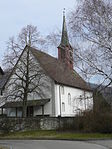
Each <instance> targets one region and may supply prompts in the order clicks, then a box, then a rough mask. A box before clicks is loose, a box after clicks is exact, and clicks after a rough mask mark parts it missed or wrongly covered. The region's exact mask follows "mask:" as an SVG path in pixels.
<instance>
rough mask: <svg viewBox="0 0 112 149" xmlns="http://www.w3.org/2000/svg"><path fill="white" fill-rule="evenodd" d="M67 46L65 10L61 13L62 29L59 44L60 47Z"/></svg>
mask: <svg viewBox="0 0 112 149" xmlns="http://www.w3.org/2000/svg"><path fill="white" fill-rule="evenodd" d="M67 45H69V39H68V33H67V27H66V20H65V8H64V11H63V27H62V36H61V43H60V46H67Z"/></svg>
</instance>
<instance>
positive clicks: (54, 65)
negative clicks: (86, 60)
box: [27, 46, 91, 91]
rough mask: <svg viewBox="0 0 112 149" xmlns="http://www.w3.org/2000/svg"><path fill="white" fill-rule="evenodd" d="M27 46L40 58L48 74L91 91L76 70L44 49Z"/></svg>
mask: <svg viewBox="0 0 112 149" xmlns="http://www.w3.org/2000/svg"><path fill="white" fill-rule="evenodd" d="M27 47H28V48H29V50H30V51H31V52H32V54H33V55H34V56H35V58H36V59H37V60H38V62H39V63H40V65H41V67H42V68H43V69H44V70H45V72H46V74H47V75H48V76H49V77H51V78H52V79H53V80H54V81H55V82H56V83H59V84H63V85H66V86H71V87H75V88H79V89H84V90H88V91H91V89H90V87H89V86H88V85H87V84H86V82H85V81H84V80H83V79H82V78H81V76H80V75H79V74H78V73H77V72H76V71H75V70H71V69H70V68H68V67H67V66H66V65H65V64H64V63H63V62H61V61H59V60H58V59H56V58H54V57H52V56H50V55H48V54H46V53H44V52H42V51H39V50H37V49H35V48H32V47H29V46H27Z"/></svg>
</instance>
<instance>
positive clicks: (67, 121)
mask: <svg viewBox="0 0 112 149" xmlns="http://www.w3.org/2000/svg"><path fill="white" fill-rule="evenodd" d="M74 123H75V118H71V117H66V118H65V117H64V118H60V117H57V118H56V117H35V118H0V130H3V129H4V130H5V129H6V130H10V131H20V130H21V131H23V130H40V129H41V130H56V129H60V128H66V127H68V126H69V127H71V126H72V125H74Z"/></svg>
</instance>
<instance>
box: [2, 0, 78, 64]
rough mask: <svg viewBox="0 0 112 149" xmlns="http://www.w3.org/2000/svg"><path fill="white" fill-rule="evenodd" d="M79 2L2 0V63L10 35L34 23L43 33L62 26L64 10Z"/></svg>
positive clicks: (67, 0)
mask: <svg viewBox="0 0 112 149" xmlns="http://www.w3.org/2000/svg"><path fill="white" fill-rule="evenodd" d="M76 4H77V0H0V65H2V59H3V55H4V53H5V52H6V42H7V41H8V39H9V37H12V36H16V35H17V34H18V33H19V32H20V30H21V29H22V28H23V27H24V26H26V25H28V24H32V25H34V26H37V28H38V30H39V31H40V33H41V34H42V35H47V34H49V33H50V32H52V31H53V30H54V29H56V28H59V29H61V28H62V12H63V8H66V14H67V13H68V12H69V11H70V10H71V9H73V8H74V7H75V6H76Z"/></svg>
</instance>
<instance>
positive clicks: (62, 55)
mask: <svg viewBox="0 0 112 149" xmlns="http://www.w3.org/2000/svg"><path fill="white" fill-rule="evenodd" d="M58 59H59V60H60V61H62V62H64V63H65V64H66V65H67V66H68V67H69V68H70V69H73V48H72V47H71V45H70V43H69V39H68V33H67V27H66V20H65V9H64V11H63V26H62V35H61V43H60V45H59V46H58Z"/></svg>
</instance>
